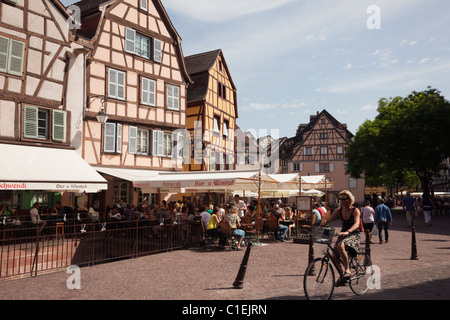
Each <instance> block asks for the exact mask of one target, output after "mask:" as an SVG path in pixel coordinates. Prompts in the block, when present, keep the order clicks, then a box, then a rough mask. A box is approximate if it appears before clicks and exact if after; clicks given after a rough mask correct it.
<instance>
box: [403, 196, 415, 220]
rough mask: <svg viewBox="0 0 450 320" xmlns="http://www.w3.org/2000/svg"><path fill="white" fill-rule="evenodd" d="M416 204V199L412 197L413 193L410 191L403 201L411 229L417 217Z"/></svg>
mask: <svg viewBox="0 0 450 320" xmlns="http://www.w3.org/2000/svg"><path fill="white" fill-rule="evenodd" d="M415 203H416V199H415V198H414V197H413V196H411V193H410V192H409V191H408V192H407V193H406V197H405V198H404V199H403V210H405V212H406V221H407V222H408V226H409V227H410V228H411V227H412V226H413V219H414V215H415Z"/></svg>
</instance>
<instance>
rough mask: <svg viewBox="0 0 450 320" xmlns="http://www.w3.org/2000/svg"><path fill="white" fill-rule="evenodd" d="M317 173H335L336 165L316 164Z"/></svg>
mask: <svg viewBox="0 0 450 320" xmlns="http://www.w3.org/2000/svg"><path fill="white" fill-rule="evenodd" d="M315 169H316V170H315V171H316V172H334V163H316V166H315Z"/></svg>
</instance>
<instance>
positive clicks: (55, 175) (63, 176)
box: [0, 144, 108, 192]
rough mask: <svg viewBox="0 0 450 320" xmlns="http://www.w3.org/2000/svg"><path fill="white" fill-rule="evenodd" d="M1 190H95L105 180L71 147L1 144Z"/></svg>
mask: <svg viewBox="0 0 450 320" xmlns="http://www.w3.org/2000/svg"><path fill="white" fill-rule="evenodd" d="M0 155H1V156H0V190H49V191H73V192H98V191H100V190H106V189H108V184H107V181H106V180H105V179H104V178H103V177H102V176H101V175H100V174H98V173H97V172H96V171H95V170H94V169H93V168H92V167H91V166H90V165H89V164H88V163H87V162H86V161H84V159H83V158H81V157H80V156H79V155H78V154H77V153H76V152H75V151H74V150H67V149H54V148H44V147H33V146H22V145H13V144H0Z"/></svg>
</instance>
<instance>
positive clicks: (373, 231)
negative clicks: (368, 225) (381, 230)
mask: <svg viewBox="0 0 450 320" xmlns="http://www.w3.org/2000/svg"><path fill="white" fill-rule="evenodd" d="M377 234H378V227H377V224H376V223H374V224H373V228H372V235H374V236H376V235H377Z"/></svg>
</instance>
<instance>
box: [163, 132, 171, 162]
mask: <svg viewBox="0 0 450 320" xmlns="http://www.w3.org/2000/svg"><path fill="white" fill-rule="evenodd" d="M164 140H165V145H166V151H165V152H164V155H165V156H166V157H170V156H172V150H173V139H172V133H165V134H164Z"/></svg>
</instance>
